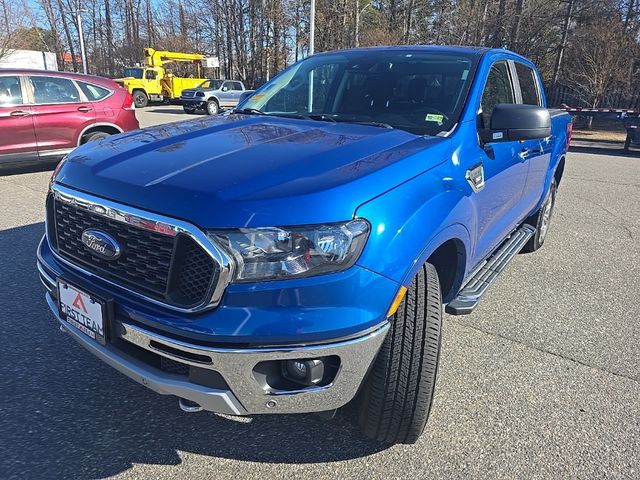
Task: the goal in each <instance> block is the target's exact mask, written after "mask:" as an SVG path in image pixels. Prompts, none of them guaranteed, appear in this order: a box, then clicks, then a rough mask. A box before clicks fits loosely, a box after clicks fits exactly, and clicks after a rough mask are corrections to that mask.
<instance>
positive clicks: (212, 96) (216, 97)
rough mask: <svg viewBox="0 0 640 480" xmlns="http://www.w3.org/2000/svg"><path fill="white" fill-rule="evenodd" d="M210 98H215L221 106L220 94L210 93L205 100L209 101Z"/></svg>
mask: <svg viewBox="0 0 640 480" xmlns="http://www.w3.org/2000/svg"><path fill="white" fill-rule="evenodd" d="M209 100H215V101H216V103H217V104H218V106H220V99H219V98H218V96H217V95H216V94H215V93H214V94H211V95H209V96H208V97H205V99H204V101H205V102H208V101H209Z"/></svg>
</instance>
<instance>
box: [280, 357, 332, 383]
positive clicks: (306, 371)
mask: <svg viewBox="0 0 640 480" xmlns="http://www.w3.org/2000/svg"><path fill="white" fill-rule="evenodd" d="M283 374H284V376H285V377H286V378H288V379H289V380H291V381H293V382H296V383H300V384H302V385H317V384H319V383H320V382H321V381H322V378H323V377H324V362H323V361H322V360H319V359H314V360H286V361H285V362H284V365H283Z"/></svg>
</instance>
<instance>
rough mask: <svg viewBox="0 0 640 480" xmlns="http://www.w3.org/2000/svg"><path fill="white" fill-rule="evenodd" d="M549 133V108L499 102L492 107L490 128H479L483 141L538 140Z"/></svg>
mask: <svg viewBox="0 0 640 480" xmlns="http://www.w3.org/2000/svg"><path fill="white" fill-rule="evenodd" d="M550 135H551V116H550V115H549V110H547V109H546V108H543V107H539V106H537V105H520V104H508V103H500V104H498V105H496V106H495V107H494V109H493V113H492V114H491V120H490V128H488V129H482V130H480V138H481V139H482V141H483V142H484V143H496V142H514V141H522V140H539V139H542V138H547V137H548V136H550Z"/></svg>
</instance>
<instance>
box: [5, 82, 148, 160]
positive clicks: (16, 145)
mask: <svg viewBox="0 0 640 480" xmlns="http://www.w3.org/2000/svg"><path fill="white" fill-rule="evenodd" d="M137 128H138V120H137V119H136V115H135V111H134V105H133V97H132V96H131V94H129V92H127V91H126V90H124V89H123V88H121V87H119V86H118V85H117V84H116V83H115V82H113V81H111V80H108V79H106V78H101V77H94V76H88V75H80V74H75V73H66V72H51V71H45V70H15V69H7V70H0V166H12V167H13V166H19V165H25V164H29V163H36V162H57V161H59V160H60V159H61V158H62V157H64V156H65V155H67V154H68V153H69V152H71V150H73V149H74V148H75V147H77V146H78V145H82V144H83V143H87V142H91V141H94V140H99V139H101V138H105V137H107V136H109V135H112V134H115V133H121V132H125V131H129V130H134V129H137Z"/></svg>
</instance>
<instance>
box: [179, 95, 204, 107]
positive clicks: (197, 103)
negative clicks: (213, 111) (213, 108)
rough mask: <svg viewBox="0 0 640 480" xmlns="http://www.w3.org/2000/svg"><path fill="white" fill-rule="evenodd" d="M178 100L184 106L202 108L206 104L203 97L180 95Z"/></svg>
mask: <svg viewBox="0 0 640 480" xmlns="http://www.w3.org/2000/svg"><path fill="white" fill-rule="evenodd" d="M180 101H181V102H182V105H183V106H185V107H193V108H204V107H206V106H207V101H206V100H204V99H203V97H189V98H184V97H180Z"/></svg>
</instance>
